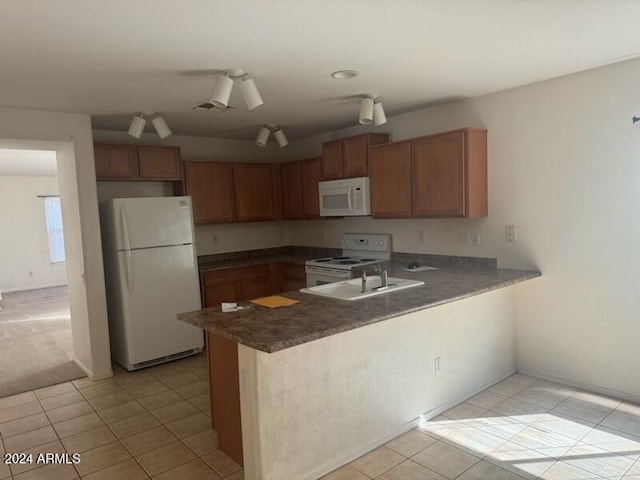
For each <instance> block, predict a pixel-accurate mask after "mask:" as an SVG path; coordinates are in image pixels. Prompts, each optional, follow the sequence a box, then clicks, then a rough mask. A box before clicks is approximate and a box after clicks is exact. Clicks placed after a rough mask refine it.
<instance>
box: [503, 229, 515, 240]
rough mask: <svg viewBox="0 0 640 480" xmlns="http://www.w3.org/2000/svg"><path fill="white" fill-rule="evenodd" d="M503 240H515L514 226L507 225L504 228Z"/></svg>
mask: <svg viewBox="0 0 640 480" xmlns="http://www.w3.org/2000/svg"><path fill="white" fill-rule="evenodd" d="M504 238H505V240H506V241H507V242H515V241H516V238H517V231H516V226H515V225H507V226H506V227H504Z"/></svg>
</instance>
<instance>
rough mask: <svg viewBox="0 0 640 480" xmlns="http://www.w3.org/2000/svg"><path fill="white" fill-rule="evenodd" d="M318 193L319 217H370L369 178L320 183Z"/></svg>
mask: <svg viewBox="0 0 640 480" xmlns="http://www.w3.org/2000/svg"><path fill="white" fill-rule="evenodd" d="M319 191H320V216H321V217H349V216H358V215H371V193H370V188H369V177H358V178H345V179H342V180H330V181H327V182H320V183H319Z"/></svg>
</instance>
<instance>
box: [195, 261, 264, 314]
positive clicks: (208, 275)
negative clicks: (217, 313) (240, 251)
mask: <svg viewBox="0 0 640 480" xmlns="http://www.w3.org/2000/svg"><path fill="white" fill-rule="evenodd" d="M200 283H201V289H202V303H203V305H204V307H205V308H210V307H217V306H220V303H222V302H239V301H248V300H252V299H254V298H259V297H265V296H268V295H271V294H272V293H273V292H272V286H271V270H270V268H269V265H268V264H265V265H255V266H250V267H238V268H228V269H224V270H216V271H213V272H204V273H203V274H202V275H201V282H200Z"/></svg>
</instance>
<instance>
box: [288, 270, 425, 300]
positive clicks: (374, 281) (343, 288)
mask: <svg viewBox="0 0 640 480" xmlns="http://www.w3.org/2000/svg"><path fill="white" fill-rule="evenodd" d="M387 283H388V285H389V286H388V287H384V288H380V287H381V286H382V280H381V278H380V277H379V276H377V275H376V276H371V277H367V285H366V291H365V292H364V293H363V292H362V280H361V279H360V278H353V279H351V280H345V281H343V282H334V283H327V284H325V285H318V286H317V287H309V288H301V289H300V291H301V292H304V293H310V294H312V295H320V296H322V297H329V298H337V299H339V300H361V299H363V298H368V297H373V296H376V295H385V294H387V293H393V292H397V291H399V290H405V289H407V288H413V287H419V286H420V285H424V282H423V281H421V280H407V279H405V278H396V277H388V279H387Z"/></svg>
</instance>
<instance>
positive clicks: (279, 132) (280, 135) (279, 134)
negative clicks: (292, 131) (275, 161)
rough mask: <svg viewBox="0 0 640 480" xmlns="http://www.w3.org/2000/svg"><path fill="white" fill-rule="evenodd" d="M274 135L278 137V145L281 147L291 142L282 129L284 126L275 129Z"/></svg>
mask: <svg viewBox="0 0 640 480" xmlns="http://www.w3.org/2000/svg"><path fill="white" fill-rule="evenodd" d="M273 137H274V138H275V139H276V142H278V146H279V147H280V148H282V147H286V146H287V145H288V144H289V141H288V140H287V137H286V136H285V134H284V132H283V131H282V128H278V129H277V130H275V131H274V132H273Z"/></svg>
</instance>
